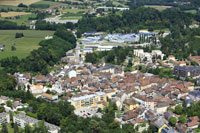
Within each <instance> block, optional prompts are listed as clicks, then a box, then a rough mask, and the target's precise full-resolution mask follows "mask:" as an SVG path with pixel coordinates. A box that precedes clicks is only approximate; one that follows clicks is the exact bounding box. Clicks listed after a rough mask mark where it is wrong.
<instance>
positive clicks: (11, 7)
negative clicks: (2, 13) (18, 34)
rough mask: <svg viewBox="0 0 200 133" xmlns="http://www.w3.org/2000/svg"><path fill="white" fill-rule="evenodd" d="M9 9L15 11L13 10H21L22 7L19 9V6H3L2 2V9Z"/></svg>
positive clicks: (0, 7)
mask: <svg viewBox="0 0 200 133" xmlns="http://www.w3.org/2000/svg"><path fill="white" fill-rule="evenodd" d="M0 1H1V0H0ZM8 8H9V9H13V10H16V9H21V8H20V7H17V6H9V5H1V2H0V9H8Z"/></svg>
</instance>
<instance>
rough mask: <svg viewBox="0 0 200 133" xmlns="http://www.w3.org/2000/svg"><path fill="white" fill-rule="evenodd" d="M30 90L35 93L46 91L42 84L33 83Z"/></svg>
mask: <svg viewBox="0 0 200 133" xmlns="http://www.w3.org/2000/svg"><path fill="white" fill-rule="evenodd" d="M30 91H31V93H33V94H41V93H43V92H45V91H44V87H43V85H41V84H37V85H31V86H30Z"/></svg>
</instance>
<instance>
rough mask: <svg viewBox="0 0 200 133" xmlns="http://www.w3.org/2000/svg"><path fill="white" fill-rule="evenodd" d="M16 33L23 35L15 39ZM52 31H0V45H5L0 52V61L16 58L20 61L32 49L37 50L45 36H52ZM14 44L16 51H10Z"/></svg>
mask: <svg viewBox="0 0 200 133" xmlns="http://www.w3.org/2000/svg"><path fill="white" fill-rule="evenodd" d="M16 33H23V34H24V37H23V38H18V39H15V34H16ZM53 33H54V32H53V31H36V30H0V44H1V45H5V49H4V51H3V52H0V59H3V58H6V57H11V56H17V57H19V58H20V59H21V58H25V57H26V56H28V55H29V54H30V52H31V51H32V50H34V49H38V48H39V45H38V44H39V42H40V41H41V40H44V37H45V36H47V35H53ZM13 43H15V47H16V51H12V50H11V46H12V44H13Z"/></svg>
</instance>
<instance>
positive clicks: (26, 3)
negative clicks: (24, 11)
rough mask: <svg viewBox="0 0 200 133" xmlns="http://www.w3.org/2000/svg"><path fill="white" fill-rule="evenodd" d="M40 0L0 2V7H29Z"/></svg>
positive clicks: (5, 0) (8, 0)
mask: <svg viewBox="0 0 200 133" xmlns="http://www.w3.org/2000/svg"><path fill="white" fill-rule="evenodd" d="M38 1H40V0H0V5H10V6H18V5H19V4H20V3H23V4H25V5H30V4H32V3H35V2H38Z"/></svg>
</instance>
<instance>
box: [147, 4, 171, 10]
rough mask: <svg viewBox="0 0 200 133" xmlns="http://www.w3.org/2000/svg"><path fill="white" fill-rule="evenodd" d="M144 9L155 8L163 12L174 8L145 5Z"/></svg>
mask: <svg viewBox="0 0 200 133" xmlns="http://www.w3.org/2000/svg"><path fill="white" fill-rule="evenodd" d="M144 7H150V8H154V9H156V10H159V11H163V10H165V9H168V8H172V6H157V5H145V6H144Z"/></svg>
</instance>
